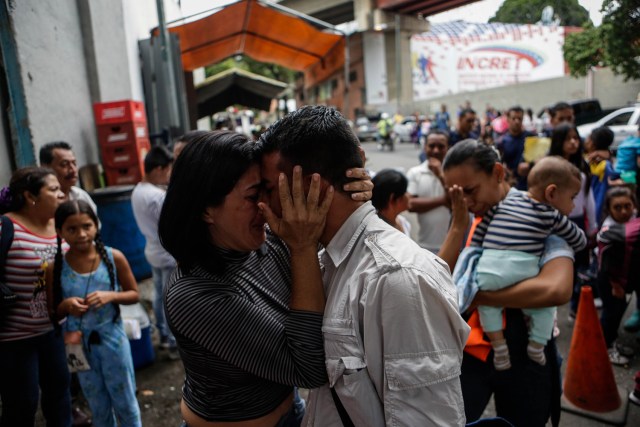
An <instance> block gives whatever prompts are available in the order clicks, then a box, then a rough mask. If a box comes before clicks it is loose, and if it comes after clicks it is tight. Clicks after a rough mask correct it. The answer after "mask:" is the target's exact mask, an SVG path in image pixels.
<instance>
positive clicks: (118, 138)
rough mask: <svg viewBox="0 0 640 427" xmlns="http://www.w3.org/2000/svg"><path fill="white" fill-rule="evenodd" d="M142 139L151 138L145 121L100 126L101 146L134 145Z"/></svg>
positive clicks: (99, 139) (99, 138) (99, 141)
mask: <svg viewBox="0 0 640 427" xmlns="http://www.w3.org/2000/svg"><path fill="white" fill-rule="evenodd" d="M141 139H144V140H148V139H149V131H148V130H147V124H146V123H145V122H127V123H113V124H110V125H100V126H98V143H99V144H100V146H101V147H109V146H123V145H133V144H136V141H139V140H141Z"/></svg>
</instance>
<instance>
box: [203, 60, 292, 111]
mask: <svg viewBox="0 0 640 427" xmlns="http://www.w3.org/2000/svg"><path fill="white" fill-rule="evenodd" d="M286 88H287V84H286V83H282V82H279V81H277V80H273V79H269V78H267V77H264V76H260V75H258V74H254V73H250V72H249V71H244V70H240V69H237V68H232V69H230V70H227V71H223V72H222V73H219V74H216V75H215V76H212V77H209V78H208V79H206V80H205V81H204V82H202V83H200V84H199V85H197V86H196V100H197V103H198V118H202V117H206V116H210V115H212V114H214V113H217V112H219V111H223V110H225V109H226V108H227V107H228V106H230V105H234V104H240V105H244V106H245V107H253V108H257V109H260V110H267V111H268V110H269V107H270V105H271V100H272V99H273V98H277V97H278V96H279V95H280V94H281V93H282V92H283V91H284V90H285V89H286Z"/></svg>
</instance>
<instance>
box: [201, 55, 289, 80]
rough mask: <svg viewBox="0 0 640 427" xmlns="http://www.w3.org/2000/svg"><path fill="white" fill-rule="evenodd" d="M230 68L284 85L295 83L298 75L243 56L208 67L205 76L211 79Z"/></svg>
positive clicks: (278, 66)
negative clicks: (248, 72)
mask: <svg viewBox="0 0 640 427" xmlns="http://www.w3.org/2000/svg"><path fill="white" fill-rule="evenodd" d="M230 68H240V69H242V70H245V71H250V72H252V73H255V74H259V75H261V76H265V77H268V78H270V79H274V80H278V81H281V82H284V83H293V82H294V81H295V79H296V75H297V71H294V70H291V69H289V68H285V67H282V66H280V65H277V64H270V63H266V62H259V61H256V60H255V59H252V58H250V57H248V56H242V55H241V56H240V58H239V60H236V58H227V59H225V60H224V61H222V62H218V63H217V64H214V65H210V66H208V67H206V69H205V74H206V76H207V77H210V76H214V75H216V74H218V73H221V72H223V71H226V70H228V69H230Z"/></svg>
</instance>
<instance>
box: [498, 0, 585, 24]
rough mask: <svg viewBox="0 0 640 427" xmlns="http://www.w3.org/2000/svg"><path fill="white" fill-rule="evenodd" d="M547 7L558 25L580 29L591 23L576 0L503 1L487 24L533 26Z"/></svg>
mask: <svg viewBox="0 0 640 427" xmlns="http://www.w3.org/2000/svg"><path fill="white" fill-rule="evenodd" d="M547 5H550V6H553V10H554V14H555V15H557V16H558V18H559V19H560V25H563V26H571V27H581V26H583V25H585V24H587V23H590V22H591V20H590V19H589V12H588V11H587V10H586V9H585V8H584V7H582V6H580V4H579V3H578V0H555V1H551V0H505V2H504V3H502V6H500V9H498V11H497V12H496V14H495V16H494V17H493V18H491V19H489V22H504V23H513V24H535V23H536V22H538V21H540V17H541V16H542V9H544V7H545V6H547Z"/></svg>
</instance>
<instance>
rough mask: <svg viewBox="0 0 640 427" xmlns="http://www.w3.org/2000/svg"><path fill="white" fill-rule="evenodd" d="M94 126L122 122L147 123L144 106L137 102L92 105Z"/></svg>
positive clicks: (127, 101) (126, 101) (125, 101)
mask: <svg viewBox="0 0 640 427" xmlns="http://www.w3.org/2000/svg"><path fill="white" fill-rule="evenodd" d="M93 114H94V115H95V118H96V125H106V124H112V123H124V122H145V123H146V122H147V115H146V113H145V111H144V104H143V103H142V102H138V101H132V100H129V99H127V100H124V101H114V102H102V103H98V104H93Z"/></svg>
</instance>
